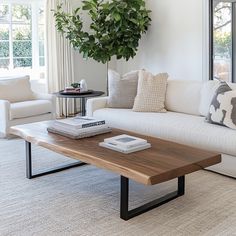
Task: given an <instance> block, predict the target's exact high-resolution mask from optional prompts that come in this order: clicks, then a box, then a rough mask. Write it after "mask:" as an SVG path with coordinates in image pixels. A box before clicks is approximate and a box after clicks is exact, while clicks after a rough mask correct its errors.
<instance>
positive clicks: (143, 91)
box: [133, 71, 168, 112]
mask: <svg viewBox="0 0 236 236" xmlns="http://www.w3.org/2000/svg"><path fill="white" fill-rule="evenodd" d="M167 79H168V74H167V73H162V74H158V75H155V76H154V75H152V74H151V73H150V72H147V71H140V72H139V81H138V92H137V96H136V98H135V101H134V107H133V111H137V112H166V109H165V105H164V102H165V97H166V87H167Z"/></svg>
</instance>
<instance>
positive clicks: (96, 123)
mask: <svg viewBox="0 0 236 236" xmlns="http://www.w3.org/2000/svg"><path fill="white" fill-rule="evenodd" d="M99 125H105V120H103V121H97V122H93V123H89V124H83V125H82V129H84V128H89V127H93V126H99Z"/></svg>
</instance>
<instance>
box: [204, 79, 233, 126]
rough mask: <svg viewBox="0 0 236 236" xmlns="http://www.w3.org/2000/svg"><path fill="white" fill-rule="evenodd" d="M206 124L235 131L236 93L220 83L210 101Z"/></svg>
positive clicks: (223, 83)
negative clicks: (221, 126) (217, 125)
mask: <svg viewBox="0 0 236 236" xmlns="http://www.w3.org/2000/svg"><path fill="white" fill-rule="evenodd" d="M206 120H207V122H209V123H212V124H219V125H223V126H227V127H229V128H232V129H236V91H235V90H232V89H231V88H230V87H229V85H228V84H227V83H226V82H221V83H220V85H219V87H218V89H217V90H216V93H215V95H214V97H213V99H212V102H211V105H210V109H209V113H208V115H207V118H206Z"/></svg>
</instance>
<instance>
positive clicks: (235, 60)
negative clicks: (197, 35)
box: [209, 0, 236, 83]
mask: <svg viewBox="0 0 236 236" xmlns="http://www.w3.org/2000/svg"><path fill="white" fill-rule="evenodd" d="M214 1H215V0H209V79H210V80H213V79H214ZM222 2H223V1H222ZM226 2H227V1H226ZM229 2H230V1H229ZM231 4H232V20H231V32H232V33H231V34H232V40H231V42H232V51H231V53H232V59H231V60H232V61H231V64H232V66H231V75H232V81H231V82H232V83H236V0H235V2H232V3H231Z"/></svg>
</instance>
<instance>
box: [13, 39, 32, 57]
mask: <svg viewBox="0 0 236 236" xmlns="http://www.w3.org/2000/svg"><path fill="white" fill-rule="evenodd" d="M13 57H32V43H31V41H14V42H13Z"/></svg>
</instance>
